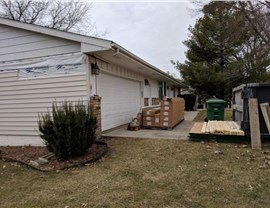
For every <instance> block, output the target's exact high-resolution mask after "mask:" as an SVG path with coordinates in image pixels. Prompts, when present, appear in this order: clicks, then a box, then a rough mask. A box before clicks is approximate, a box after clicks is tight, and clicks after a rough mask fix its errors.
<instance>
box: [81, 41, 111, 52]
mask: <svg viewBox="0 0 270 208" xmlns="http://www.w3.org/2000/svg"><path fill="white" fill-rule="evenodd" d="M104 50H111V48H107V47H101V46H98V45H93V44H87V43H81V52H82V53H91V52H96V51H104Z"/></svg>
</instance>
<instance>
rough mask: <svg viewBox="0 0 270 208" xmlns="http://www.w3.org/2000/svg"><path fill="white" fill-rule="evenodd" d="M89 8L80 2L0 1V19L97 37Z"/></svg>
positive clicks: (89, 5)
mask: <svg viewBox="0 0 270 208" xmlns="http://www.w3.org/2000/svg"><path fill="white" fill-rule="evenodd" d="M91 8H92V3H89V2H87V1H80V0H64V1H63V0H62V1H61V0H56V1H53V0H0V17H3V18H7V19H12V20H17V21H21V22H26V23H30V24H36V25H42V26H45V27H49V28H54V29H59V30H63V31H71V32H77V33H80V34H87V35H90V34H91V35H95V36H99V34H98V32H97V29H96V26H95V25H94V23H93V22H92V21H91V15H90V9H91ZM105 33H106V32H104V34H105ZM104 34H102V35H104Z"/></svg>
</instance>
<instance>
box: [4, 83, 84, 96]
mask: <svg viewBox="0 0 270 208" xmlns="http://www.w3.org/2000/svg"><path fill="white" fill-rule="evenodd" d="M81 90H82V87H81V86H70V87H69V88H67V87H58V88H57V93H59V92H67V93H68V92H78V93H79V92H80V91H81ZM54 92H55V87H51V88H40V87H39V88H38V90H36V89H24V90H22V89H17V90H16V91H14V90H8V91H4V90H3V91H1V96H3V97H5V96H6V95H21V94H24V95H32V94H40V93H42V94H46V93H49V94H50V95H51V94H52V93H54ZM83 93H84V92H83ZM0 99H1V98H0Z"/></svg>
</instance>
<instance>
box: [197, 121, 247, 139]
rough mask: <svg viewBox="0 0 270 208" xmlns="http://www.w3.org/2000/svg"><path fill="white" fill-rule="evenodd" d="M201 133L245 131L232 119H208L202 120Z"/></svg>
mask: <svg viewBox="0 0 270 208" xmlns="http://www.w3.org/2000/svg"><path fill="white" fill-rule="evenodd" d="M201 133H202V134H222V135H239V136H244V135H245V133H244V131H242V130H241V129H240V126H239V125H238V124H237V123H236V122H234V121H208V122H204V123H203V125H202V129H201Z"/></svg>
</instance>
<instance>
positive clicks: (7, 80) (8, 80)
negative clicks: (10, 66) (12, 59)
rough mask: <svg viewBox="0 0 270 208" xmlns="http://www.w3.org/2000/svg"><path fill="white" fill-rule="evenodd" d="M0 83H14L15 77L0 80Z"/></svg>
mask: <svg viewBox="0 0 270 208" xmlns="http://www.w3.org/2000/svg"><path fill="white" fill-rule="evenodd" d="M0 79H1V80H0V82H10V81H16V80H17V76H16V77H4V78H0Z"/></svg>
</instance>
